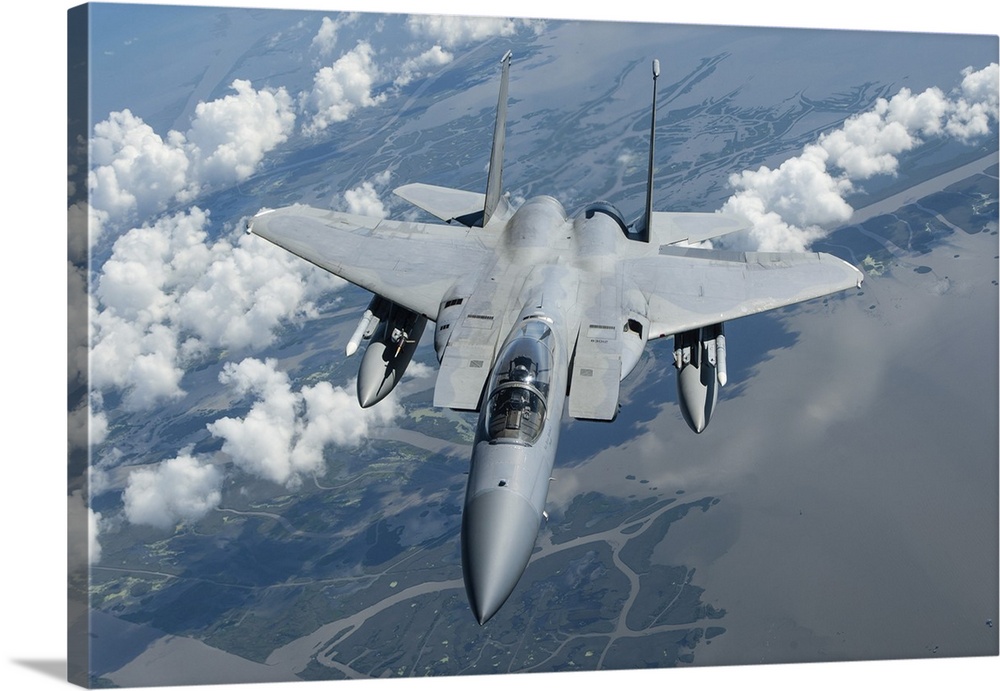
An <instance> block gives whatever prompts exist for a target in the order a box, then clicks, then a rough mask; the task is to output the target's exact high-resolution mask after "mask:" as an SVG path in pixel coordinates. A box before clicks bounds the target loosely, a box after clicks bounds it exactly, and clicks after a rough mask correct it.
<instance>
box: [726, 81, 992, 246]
mask: <svg viewBox="0 0 1000 691" xmlns="http://www.w3.org/2000/svg"><path fill="white" fill-rule="evenodd" d="M962 74H963V76H964V78H963V80H962V85H961V87H960V88H959V89H958V90H957V91H956V92H955V94H954V95H953V96H952V97H948V96H946V95H945V94H944V93H943V92H942V91H941V90H940V89H938V88H936V87H932V88H929V89H926V90H925V91H923V92H921V93H919V94H917V95H913V93H912V92H911V91H910V90H909V89H905V88H904V89H900V91H899V93H897V94H896V95H895V96H893V97H892V98H891V99H889V100H886V99H884V98H880V99H878V101H877V102H876V103H875V106H874V107H873V108H872V109H871V110H869V111H867V112H865V113H860V114H858V115H854V116H852V117H850V118H848V119H847V120H846V121H845V122H844V124H843V125H842V126H841V127H840V128H838V129H836V130H833V131H831V132H828V133H826V134H824V135H822V136H821V137H820V138H819V139H818V140H817V142H816V143H815V144H810V145H809V146H807V147H806V148H805V149H804V150H803V152H802V153H801V154H800V155H799V156H796V157H794V158H791V159H788V160H787V161H785V162H784V163H782V164H781V165H780V166H779V167H778V168H777V169H774V170H772V169H770V168H768V167H766V166H762V167H761V168H759V169H758V170H756V171H743V172H742V173H739V174H734V175H732V176H731V177H730V179H729V182H730V184H731V185H732V186H733V187H735V188H736V190H737V192H736V194H734V195H733V196H732V197H730V198H729V199H728V200H727V201H726V203H725V205H724V206H723V211H726V212H732V213H736V214H740V215H742V216H744V217H746V218H747V219H748V220H749V221H750V222H751V223H752V224H753V228H752V229H751V230H750V231H749V232H748V233H742V234H737V235H735V236H729V237H727V238H724V239H723V240H722V244H724V245H727V246H731V247H732V246H739V247H743V248H747V249H759V250H772V251H775V250H777V251H803V250H805V249H806V248H807V247H808V246H809V245H810V244H811V243H812V242H814V241H815V240H817V239H819V238H821V237H823V236H824V235H825V230H824V227H826V228H829V227H831V226H836V225H839V224H842V223H845V222H847V221H848V220H849V219H850V217H851V214H852V213H853V209H852V208H851V206H850V205H849V204H847V202H845V201H844V196H845V195H846V194H848V193H850V192H851V191H853V190H854V182H855V181H859V180H866V179H868V178H870V177H872V176H874V175H895V174H896V171H897V168H898V166H899V160H898V159H897V156H898V155H899V154H901V153H903V152H906V151H909V150H911V149H913V148H914V147H916V146H919V145H920V144H921V143H922V142H923V140H924V138H926V137H930V136H953V137H957V138H959V139H962V140H965V139H968V138H970V137H973V136H978V135H982V134H986V133H988V132H989V125H990V121H991V120H993V121H995V120H996V119H997V102H998V97H997V74H998V70H997V65H996V64H995V63H994V64H991V65H990V66H988V67H986V68H984V69H982V70H979V71H973V70H971V68H967V69H966V70H964V71H963V73H962Z"/></svg>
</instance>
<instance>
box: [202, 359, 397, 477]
mask: <svg viewBox="0 0 1000 691" xmlns="http://www.w3.org/2000/svg"><path fill="white" fill-rule="evenodd" d="M219 381H220V382H222V383H223V384H225V385H227V386H229V387H230V388H231V390H232V391H233V393H234V394H236V395H238V396H246V395H248V394H253V395H254V396H255V397H256V400H255V401H254V403H253V405H252V406H251V408H250V411H249V412H248V413H247V415H246V416H245V417H243V418H230V417H225V418H221V419H219V420H216V421H215V422H213V423H211V424H210V425H208V430H209V432H211V433H212V434H213V435H215V436H217V437H220V438H222V439H223V440H224V443H223V445H222V451H223V452H224V453H227V454H229V455H230V457H232V459H233V461H234V462H235V463H236V464H237V465H239V466H240V467H241V468H243V469H244V470H246V471H247V472H250V473H252V474H254V475H258V476H260V477H263V478H266V479H268V480H271V481H273V482H277V483H280V484H285V485H289V486H295V485H297V484H298V483H299V482H301V476H302V475H310V474H315V473H319V472H322V471H323V467H324V463H323V448H324V447H325V446H326V445H327V444H336V445H338V446H354V445H357V444H358V443H360V442H361V440H362V439H364V438H365V436H367V434H368V430H369V429H370V427H371V426H372V425H384V424H388V423H389V422H391V421H392V420H393V419H394V418H395V417H396V415H398V414H399V412H400V408H399V405H398V403H396V401H395V397H394V396H391V395H390V397H389V398H387V399H386V400H384V401H382V402H381V403H379V405H377V406H373V407H372V408H368V409H363V408H361V406H360V405H358V402H357V397H356V396H355V394H354V392H353V390H348V389H345V388H343V387H339V386H338V387H334V386H332V385H331V384H330V383H328V382H320V383H319V384H316V385H315V386H307V387H303V388H302V389H301V390H300V391H298V392H294V391H292V387H291V382H290V381H289V379H288V375H287V374H285V373H284V372H281V371H279V370H277V369H276V362H275V361H274V360H273V359H268V360H266V361H264V362H261V361H260V360H257V359H255V358H246V359H244V360H243V361H242V362H240V363H239V364H234V363H231V362H229V363H226V365H225V367H224V368H223V371H222V373H221V374H220V375H219ZM348 388H349V389H353V386H352V385H349V387H348Z"/></svg>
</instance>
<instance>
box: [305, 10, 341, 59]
mask: <svg viewBox="0 0 1000 691" xmlns="http://www.w3.org/2000/svg"><path fill="white" fill-rule="evenodd" d="M338 29H340V22H337V21H334V20H332V19H330V18H329V17H323V22H322V24H321V25H320V27H319V31H318V32H317V33H316V35H315V36H314V37H313V40H312V44H311V47H312V48H315V49H316V50H318V51H319V54H320V55H329V54H331V53H332V52H333V49H334V48H335V47H336V46H337V30H338Z"/></svg>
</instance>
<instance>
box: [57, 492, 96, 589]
mask: <svg viewBox="0 0 1000 691" xmlns="http://www.w3.org/2000/svg"><path fill="white" fill-rule="evenodd" d="M66 510H67V514H68V516H67V517H68V520H69V526H70V531H69V545H68V547H69V549H68V551H67V568H68V570H69V571H70V572H77V571H83V570H84V569H86V568H87V566H88V565H89V564H96V563H97V562H99V561H100V560H101V542H100V539H99V538H100V531H101V525H102V520H101V519H102V516H101V514H99V513H96V512H95V511H94V510H93V509H91V508H90V507H89V506H87V504H86V502H85V500H84V496H83V492H81V491H79V490H77V491H75V492H73V493H71V494H70V495H69V497H68V503H67V507H66ZM81 526H86V541H84V540H83V539H81V538H83V537H84V533H83V530H82V529H81Z"/></svg>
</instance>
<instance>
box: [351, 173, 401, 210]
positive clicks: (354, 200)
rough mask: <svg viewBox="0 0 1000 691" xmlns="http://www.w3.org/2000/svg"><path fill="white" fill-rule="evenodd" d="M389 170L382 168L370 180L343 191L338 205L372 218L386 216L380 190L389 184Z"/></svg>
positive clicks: (383, 189)
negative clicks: (382, 169)
mask: <svg viewBox="0 0 1000 691" xmlns="http://www.w3.org/2000/svg"><path fill="white" fill-rule="evenodd" d="M391 175H392V174H391V172H390V171H388V170H384V171H382V172H381V173H379V174H377V175H376V176H375V177H373V178H372V179H370V180H365V181H364V182H362V183H361V184H360V185H358V186H357V187H352V188H351V189H349V190H347V191H346V192H344V195H343V199H342V200H341V201H340V203H339V206H340V207H341V208H343V209H344V210H345V211H347V212H348V213H352V214H359V215H361V216H371V217H373V218H386V217H388V215H389V214H388V213H387V211H386V208H385V205H384V204H383V203H382V199H381V197H380V192H383V191H385V188H386V186H387V185H388V184H389V179H390V177H391Z"/></svg>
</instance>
